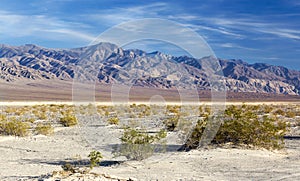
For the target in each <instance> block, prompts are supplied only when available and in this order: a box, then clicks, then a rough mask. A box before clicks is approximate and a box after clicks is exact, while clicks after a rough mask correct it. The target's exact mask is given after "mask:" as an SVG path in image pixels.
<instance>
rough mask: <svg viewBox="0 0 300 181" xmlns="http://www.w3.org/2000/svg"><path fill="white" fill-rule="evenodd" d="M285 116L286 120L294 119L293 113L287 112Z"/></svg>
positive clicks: (294, 114)
mask: <svg viewBox="0 0 300 181" xmlns="http://www.w3.org/2000/svg"><path fill="white" fill-rule="evenodd" d="M285 116H286V117H288V118H294V117H295V116H296V113H295V112H293V111H288V112H286V113H285Z"/></svg>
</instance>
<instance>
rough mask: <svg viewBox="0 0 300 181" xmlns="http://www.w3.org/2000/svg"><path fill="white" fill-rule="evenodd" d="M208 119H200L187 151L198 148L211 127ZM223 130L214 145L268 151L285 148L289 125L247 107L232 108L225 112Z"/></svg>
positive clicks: (216, 137) (189, 140)
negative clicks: (230, 145)
mask: <svg viewBox="0 0 300 181" xmlns="http://www.w3.org/2000/svg"><path fill="white" fill-rule="evenodd" d="M209 120H210V118H209V117H206V118H205V119H204V120H199V121H198V124H197V125H196V127H195V129H194V131H193V132H192V134H191V136H190V138H189V139H188V140H187V142H186V144H185V146H184V147H185V149H193V148H197V147H198V146H199V142H200V139H201V136H202V135H203V133H204V130H205V128H206V127H207V125H208V121H209ZM219 121H222V124H221V127H220V128H219V130H218V132H217V134H216V136H215V137H214V139H213V140H212V144H224V143H232V144H235V145H249V146H250V145H252V146H256V147H262V148H267V149H280V148H283V146H284V142H283V136H284V134H285V132H286V131H287V124H286V123H285V122H283V121H278V120H276V119H275V118H270V117H268V116H264V117H262V118H260V119H259V118H258V116H257V115H256V114H255V113H253V112H252V111H251V109H249V107H247V106H243V107H237V106H230V107H229V108H227V109H226V110H225V114H224V117H223V120H219Z"/></svg>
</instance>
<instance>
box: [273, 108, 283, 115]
mask: <svg viewBox="0 0 300 181" xmlns="http://www.w3.org/2000/svg"><path fill="white" fill-rule="evenodd" d="M274 114H275V115H282V116H283V115H284V111H283V110H282V109H277V110H276V111H275V112H274Z"/></svg>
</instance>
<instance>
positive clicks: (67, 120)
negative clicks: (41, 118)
mask: <svg viewBox="0 0 300 181" xmlns="http://www.w3.org/2000/svg"><path fill="white" fill-rule="evenodd" d="M60 122H61V124H62V125H64V126H65V127H69V126H75V125H77V124H78V121H77V118H76V117H75V115H71V114H65V115H63V117H61V118H60Z"/></svg>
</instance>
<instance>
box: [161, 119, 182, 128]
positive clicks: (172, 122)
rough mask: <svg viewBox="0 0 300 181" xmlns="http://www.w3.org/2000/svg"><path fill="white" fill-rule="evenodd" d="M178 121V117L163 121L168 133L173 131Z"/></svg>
mask: <svg viewBox="0 0 300 181" xmlns="http://www.w3.org/2000/svg"><path fill="white" fill-rule="evenodd" d="M178 121H179V116H171V117H169V118H167V119H166V120H164V121H163V123H164V124H165V127H166V129H167V130H168V131H174V130H175V128H176V126H177V124H178Z"/></svg>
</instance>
